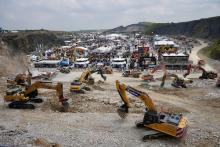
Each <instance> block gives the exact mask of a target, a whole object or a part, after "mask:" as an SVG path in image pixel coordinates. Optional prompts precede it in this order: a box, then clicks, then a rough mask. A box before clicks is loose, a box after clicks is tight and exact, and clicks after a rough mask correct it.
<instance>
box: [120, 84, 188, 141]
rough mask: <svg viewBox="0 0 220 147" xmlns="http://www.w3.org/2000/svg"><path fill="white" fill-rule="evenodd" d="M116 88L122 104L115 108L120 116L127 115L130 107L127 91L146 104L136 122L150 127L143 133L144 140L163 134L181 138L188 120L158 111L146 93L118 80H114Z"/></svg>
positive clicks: (140, 126) (139, 125)
mask: <svg viewBox="0 0 220 147" xmlns="http://www.w3.org/2000/svg"><path fill="white" fill-rule="evenodd" d="M116 88H117V91H118V93H119V95H120V97H121V99H122V101H123V104H122V105H121V106H120V107H119V108H118V110H117V112H118V114H119V116H120V117H121V118H125V117H126V116H127V113H128V110H129V108H130V107H131V105H130V100H129V97H128V96H127V92H129V93H130V94H132V95H133V96H135V97H137V98H139V99H140V100H142V101H143V102H144V104H145V106H146V111H145V114H144V118H143V120H141V121H139V122H136V126H137V127H139V128H142V127H143V128H148V129H150V131H147V132H146V134H145V135H144V137H143V140H144V141H146V140H147V139H150V138H158V137H160V136H164V135H170V136H173V137H176V138H182V137H184V136H185V135H186V133H187V128H188V121H187V118H186V117H184V116H183V115H182V114H176V113H169V112H158V111H157V109H156V107H155V105H154V102H153V100H152V99H151V98H150V96H149V95H148V94H147V93H145V92H142V91H139V90H136V89H134V88H132V87H130V86H126V85H125V84H121V83H120V82H119V81H118V80H117V81H116Z"/></svg>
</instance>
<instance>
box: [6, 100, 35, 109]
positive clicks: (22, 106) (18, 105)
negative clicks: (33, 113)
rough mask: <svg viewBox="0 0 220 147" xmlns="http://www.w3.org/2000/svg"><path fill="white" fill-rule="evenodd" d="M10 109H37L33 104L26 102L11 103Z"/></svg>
mask: <svg viewBox="0 0 220 147" xmlns="http://www.w3.org/2000/svg"><path fill="white" fill-rule="evenodd" d="M8 107H9V108H11V109H35V106H34V105H33V104H27V103H26V102H18V101H15V102H11V103H10V104H8Z"/></svg>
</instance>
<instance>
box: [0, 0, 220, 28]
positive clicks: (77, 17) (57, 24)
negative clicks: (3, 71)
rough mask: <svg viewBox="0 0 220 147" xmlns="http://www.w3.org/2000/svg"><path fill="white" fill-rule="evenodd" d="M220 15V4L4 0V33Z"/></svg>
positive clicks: (0, 2)
mask: <svg viewBox="0 0 220 147" xmlns="http://www.w3.org/2000/svg"><path fill="white" fill-rule="evenodd" d="M219 15H220V0H0V27H2V28H3V29H11V30H17V29H42V28H43V29H49V30H66V31H76V30H86V29H110V28H115V27H118V26H121V25H124V26H126V25H129V24H134V23H137V22H182V21H189V20H195V19H200V18H207V17H213V16H219Z"/></svg>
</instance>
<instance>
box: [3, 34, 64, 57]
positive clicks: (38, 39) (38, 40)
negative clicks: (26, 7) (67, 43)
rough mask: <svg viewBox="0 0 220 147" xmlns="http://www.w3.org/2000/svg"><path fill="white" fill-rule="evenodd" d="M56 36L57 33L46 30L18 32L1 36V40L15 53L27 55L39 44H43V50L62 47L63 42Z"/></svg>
mask: <svg viewBox="0 0 220 147" xmlns="http://www.w3.org/2000/svg"><path fill="white" fill-rule="evenodd" d="M58 34H59V32H52V31H46V30H36V31H34V30H33V31H20V32H18V33H6V34H4V35H3V36H2V40H3V41H4V42H6V43H7V44H8V45H9V46H10V48H12V49H14V50H15V51H22V52H25V53H28V52H31V51H34V50H35V48H36V47H37V46H38V45H39V44H43V45H44V47H45V48H50V47H52V46H59V45H63V44H64V42H63V41H62V40H61V39H59V38H58Z"/></svg>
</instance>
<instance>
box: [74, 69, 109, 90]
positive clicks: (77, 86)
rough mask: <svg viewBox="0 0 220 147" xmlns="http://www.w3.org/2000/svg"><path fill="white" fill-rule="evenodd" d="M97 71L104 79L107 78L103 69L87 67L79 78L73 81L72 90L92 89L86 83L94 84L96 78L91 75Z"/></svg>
mask: <svg viewBox="0 0 220 147" xmlns="http://www.w3.org/2000/svg"><path fill="white" fill-rule="evenodd" d="M96 72H97V73H98V74H100V75H101V77H102V78H103V80H104V81H105V80H106V76H104V75H103V72H102V69H94V70H92V69H90V68H87V69H86V70H84V71H83V73H82V74H81V76H80V78H79V79H77V80H74V81H73V82H72V83H71V85H70V92H76V93H85V91H84V90H90V88H89V87H87V86H85V84H90V85H93V84H94V78H92V77H91V75H92V74H93V73H96Z"/></svg>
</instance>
